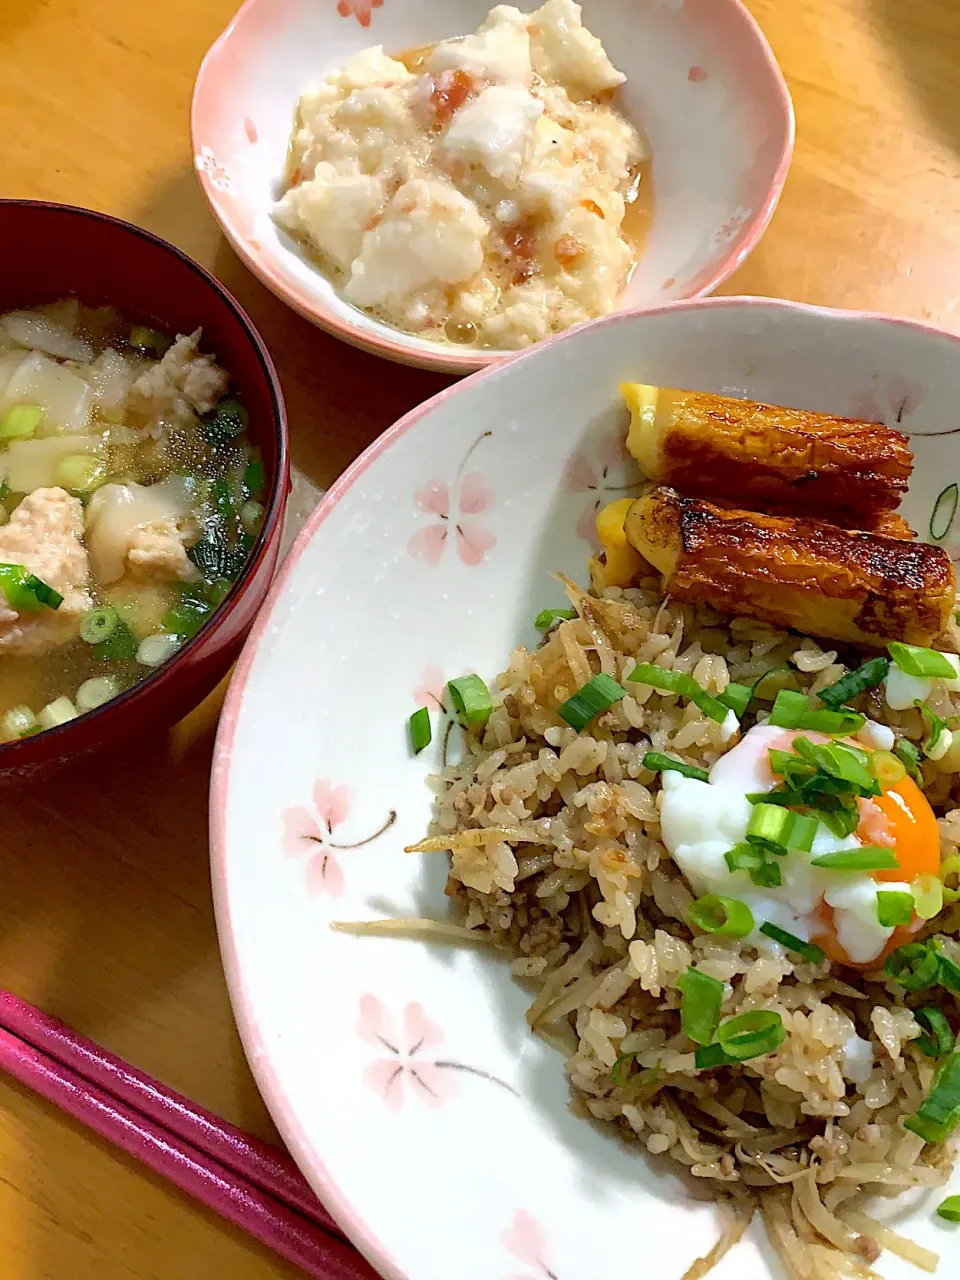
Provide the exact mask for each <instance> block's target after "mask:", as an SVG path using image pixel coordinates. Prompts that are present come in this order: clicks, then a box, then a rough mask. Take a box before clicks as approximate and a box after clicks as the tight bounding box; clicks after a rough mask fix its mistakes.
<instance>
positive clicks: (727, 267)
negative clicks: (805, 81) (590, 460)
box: [190, 0, 796, 375]
mask: <svg viewBox="0 0 960 1280" xmlns="http://www.w3.org/2000/svg"><path fill="white" fill-rule="evenodd" d="M262 2H263V0H245V3H244V4H243V5H242V6H241V8H240V9H239V10H238V11H237V13H236V15H235V16H234V18H233V19H232V21H231V22H230V23H229V24H228V25H227V27H226V28H225V29H224V31H223V32H221V34H220V35H219V36H218V37H217V39H216V40H215V41H214V42H213V44H212V45H211V46H210V48H209V49H208V50H207V53H206V55H205V56H204V59H203V61H202V62H201V64H200V70H199V71H198V72H197V79H196V83H195V85H194V91H193V101H192V104H191V108H190V134H191V141H192V146H193V152H194V155H200V154H201V150H202V148H203V147H204V145H205V136H206V131H205V129H204V127H203V125H204V119H205V117H206V112H207V111H208V110H209V108H208V105H207V97H208V95H207V94H205V88H206V81H207V80H208V79H213V78H215V76H214V72H215V68H216V63H217V61H218V60H219V58H220V57H221V56H222V54H223V51H224V48H225V46H226V44H227V42H228V41H229V40H230V39H231V38H232V37H233V36H234V34H235V33H236V34H237V35H238V36H239V33H240V32H241V31H242V30H243V28H244V27H245V25H247V23H248V22H250V20H251V18H252V14H253V10H254V9H255V8H258V7H259V6H260V5H261V4H262ZM726 3H727V5H728V6H729V11H730V14H731V16H732V19H733V21H734V22H739V23H740V28H741V35H740V37H739V38H740V39H741V40H742V41H744V42H746V41H750V42H752V43H753V44H754V45H755V46H756V48H757V50H758V52H759V53H760V55H761V58H762V60H763V63H764V65H765V67H766V70H767V72H768V74H769V76H770V79H771V83H772V84H773V85H774V86H775V87H776V94H775V101H776V105H777V107H778V108H779V112H780V115H781V124H782V126H783V146H782V149H781V152H780V156H779V159H778V161H777V167H776V170H775V172H774V176H773V180H772V182H771V185H770V190H769V192H768V194H767V197H766V199H765V200H764V202H763V203H762V204H761V205H760V206H759V207H758V208H757V210H756V212H755V213H754V214H753V216H752V217H750V218H748V219H747V220H746V221H745V222H744V223H743V225H742V226H741V227H740V229H739V231H738V234H737V235H736V236H735V237H734V238H733V239H732V240H731V242H730V247H729V252H728V253H727V254H726V255H725V256H724V257H723V258H721V259H720V261H719V262H718V263H717V265H716V267H715V268H714V270H713V271H712V272H711V273H710V274H709V275H708V276H707V277H706V278H705V279H696V280H695V284H696V288H695V289H694V290H693V291H692V292H691V293H690V294H688V295H687V298H684V299H680V301H688V300H693V299H696V298H702V297H706V296H707V295H708V294H710V293H712V292H713V290H714V289H716V288H717V287H718V286H719V285H721V284H722V283H723V282H724V281H725V280H727V279H728V278H729V277H730V276H731V275H733V273H734V272H735V271H736V270H737V269H738V268H739V267H740V266H741V265H742V264H743V262H744V261H745V260H746V259H747V258H748V257H749V255H750V254H751V253H752V252H753V250H754V249H755V248H756V247H757V245H758V244H759V242H760V240H761V239H762V237H763V234H764V232H765V231H766V229H767V227H768V226H769V225H770V220H771V219H772V218H773V215H774V213H776V210H777V205H778V204H779V203H780V197H781V195H782V194H783V188H784V184H785V183H786V180H787V174H788V173H789V171H790V164H791V162H792V160H793V150H794V142H795V137H796V117H795V114H794V109H793V100H792V99H791V97H790V90H789V89H788V88H787V83H786V81H785V80H784V78H783V72H782V71H781V69H780V64H779V63H778V62H777V59H776V57H775V56H774V53H773V50H772V49H771V48H770V45H769V43H768V41H767V38H766V36H765V35H764V34H763V31H762V30H761V28H760V25H759V23H758V22H757V20H756V19H755V18H754V16H753V15H752V14H751V13H750V11H749V9H748V8H747V7H746V5H745V4H744V3H743V0H726ZM251 27H252V29H251V31H250V33H249V34H250V36H253V35H254V34H262V31H260V30H259V29H258V27H257V24H256V23H253V22H251ZM209 96H211V98H212V99H214V100H215V95H209ZM197 180H198V181H199V183H200V187H201V189H202V190H203V193H204V195H205V196H206V198H207V200H208V202H209V204H210V207H211V209H212V210H213V212H214V215H215V217H216V219H217V221H218V222H219V223H220V226H221V228H222V230H223V231H224V233H225V234H226V236H227V239H228V240H229V241H230V244H231V245H232V247H233V249H234V251H235V252H236V254H237V256H238V257H239V258H240V259H241V260H242V262H243V263H244V265H245V266H246V267H247V268H248V270H250V271H252V272H253V274H254V275H255V276H256V277H257V278H258V279H259V280H260V281H261V282H262V283H263V284H265V285H266V287H267V288H268V289H269V290H270V291H271V292H272V293H273V294H275V295H276V297H278V298H279V299H280V300H281V301H282V302H285V303H286V304H287V305H288V306H290V307H292V308H293V310H294V311H296V312H297V313H298V314H299V315H301V316H303V317H304V318H305V319H307V320H310V321H312V322H313V323H314V324H315V325H317V326H318V327H319V328H321V329H323V330H325V331H326V332H327V333H330V334H332V335H333V336H334V337H336V338H341V339H342V340H343V341H344V342H348V343H350V344H351V346H355V347H359V348H360V350H362V351H367V352H369V353H370V354H371V355H379V356H383V355H386V356H388V357H389V358H392V359H394V360H396V361H398V362H399V363H401V364H408V365H412V366H413V367H414V368H422V369H432V370H435V371H436V372H438V373H455V374H461V375H462V374H468V373H473V372H475V371H477V370H479V369H483V368H486V367H487V366H488V365H491V364H494V363H497V362H499V361H501V360H504V359H512V358H513V357H514V355H515V354H518V353H514V352H506V353H502V352H496V351H491V352H489V353H484V352H476V353H474V354H473V355H458V354H457V353H456V352H447V351H445V350H444V349H443V348H442V347H440V346H437V348H436V351H432V350H431V351H426V350H422V349H420V348H417V347H413V346H410V345H408V344H407V343H406V342H399V341H396V340H394V339H392V338H389V337H387V336H385V335H381V334H380V333H377V332H374V331H371V330H369V329H365V328H362V327H361V326H360V325H357V324H354V323H353V322H351V321H350V320H348V319H346V318H344V317H342V316H336V315H334V314H333V313H332V312H327V311H326V310H325V309H323V308H322V307H321V306H319V305H318V304H317V303H316V302H314V301H313V300H312V299H311V298H310V297H309V295H308V294H306V293H303V292H300V291H299V290H298V289H297V287H296V285H295V284H293V283H291V282H289V281H287V280H284V279H283V278H282V277H281V275H280V273H279V272H278V271H277V270H276V269H275V268H274V267H273V265H272V263H271V262H270V261H269V260H267V259H266V258H265V257H264V256H263V255H262V254H261V253H260V252H259V249H258V248H255V247H254V246H253V245H251V244H250V242H249V239H248V237H247V236H245V235H244V234H243V232H242V230H241V229H240V227H239V226H238V223H237V219H236V217H235V216H234V214H233V210H232V208H231V204H232V202H231V201H229V200H224V199H223V195H222V193H221V192H220V191H219V190H218V189H217V188H216V187H215V186H214V184H213V183H212V182H211V180H210V175H209V174H208V173H207V172H206V171H205V170H202V169H201V170H198V171H197ZM660 305H670V304H660ZM642 310H644V311H648V310H659V306H657V307H644V308H642ZM613 314H615V315H620V314H629V313H628V312H614V313H613ZM604 318H606V317H604ZM541 345H542V344H541Z"/></svg>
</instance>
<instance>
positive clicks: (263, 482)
mask: <svg viewBox="0 0 960 1280" xmlns="http://www.w3.org/2000/svg"><path fill="white" fill-rule="evenodd" d="M243 484H244V488H245V489H246V490H247V492H248V493H249V494H250V497H251V498H259V497H260V495H261V494H262V493H263V491H264V489H265V488H266V486H267V473H266V471H265V470H264V466H263V463H262V462H248V463H247V466H246V469H245V470H244V473H243Z"/></svg>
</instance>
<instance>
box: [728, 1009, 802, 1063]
mask: <svg viewBox="0 0 960 1280" xmlns="http://www.w3.org/2000/svg"><path fill="white" fill-rule="evenodd" d="M786 1038H787V1033H786V1030H785V1028H784V1025H783V1019H782V1018H781V1017H780V1015H779V1013H774V1012H773V1010H772V1009H752V1010H750V1012H748V1013H738V1014H737V1015H736V1016H735V1017H733V1018H728V1019H727V1020H726V1021H725V1022H721V1023H720V1026H719V1027H718V1028H717V1041H718V1043H719V1045H720V1048H721V1049H723V1051H724V1053H725V1054H726V1055H727V1057H729V1058H732V1059H733V1061H734V1062H747V1061H749V1060H750V1059H751V1058H759V1057H762V1056H763V1055H764V1054H767V1053H773V1051H774V1049H777V1048H779V1046H780V1045H782V1044H783V1042H784V1040H785V1039H786Z"/></svg>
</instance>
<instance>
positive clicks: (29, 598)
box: [0, 564, 63, 613]
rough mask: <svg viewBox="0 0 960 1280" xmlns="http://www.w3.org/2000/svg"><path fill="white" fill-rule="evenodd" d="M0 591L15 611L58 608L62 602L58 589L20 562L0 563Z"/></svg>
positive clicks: (30, 611)
mask: <svg viewBox="0 0 960 1280" xmlns="http://www.w3.org/2000/svg"><path fill="white" fill-rule="evenodd" d="M0 592H2V593H3V594H4V596H6V599H7V603H8V604H9V606H10V608H11V609H16V611H17V613H34V612H36V610H38V609H43V608H47V609H59V608H60V606H61V605H62V604H63V596H62V595H61V594H60V592H59V591H55V590H54V589H53V587H51V586H50V585H49V583H47V582H44V581H43V579H42V578H38V577H37V575H36V574H35V573H31V572H30V570H29V569H26V568H24V566H23V565H22V564H0Z"/></svg>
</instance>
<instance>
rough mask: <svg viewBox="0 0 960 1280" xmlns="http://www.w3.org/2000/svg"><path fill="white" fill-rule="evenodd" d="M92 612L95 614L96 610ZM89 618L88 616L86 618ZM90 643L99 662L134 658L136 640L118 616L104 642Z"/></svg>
mask: <svg viewBox="0 0 960 1280" xmlns="http://www.w3.org/2000/svg"><path fill="white" fill-rule="evenodd" d="M94 612H97V610H94ZM89 616H90V615H89V614H88V615H87V617H89ZM84 620H86V619H84ZM81 625H82V624H81ZM91 643H92V644H93V652H94V653H95V654H96V655H97V657H98V658H99V659H100V661H101V662H119V661H123V660H125V659H127V658H132V657H134V656H135V655H136V652H137V638H136V636H135V635H134V634H133V632H132V631H131V630H130V628H129V627H128V626H127V624H126V623H125V622H124V621H123V619H122V618H120V617H119V616H118V618H117V625H116V626H115V627H114V628H113V629H112V631H111V632H110V634H109V635H108V636H107V637H106V638H105V639H104V640H99V641H91Z"/></svg>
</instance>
